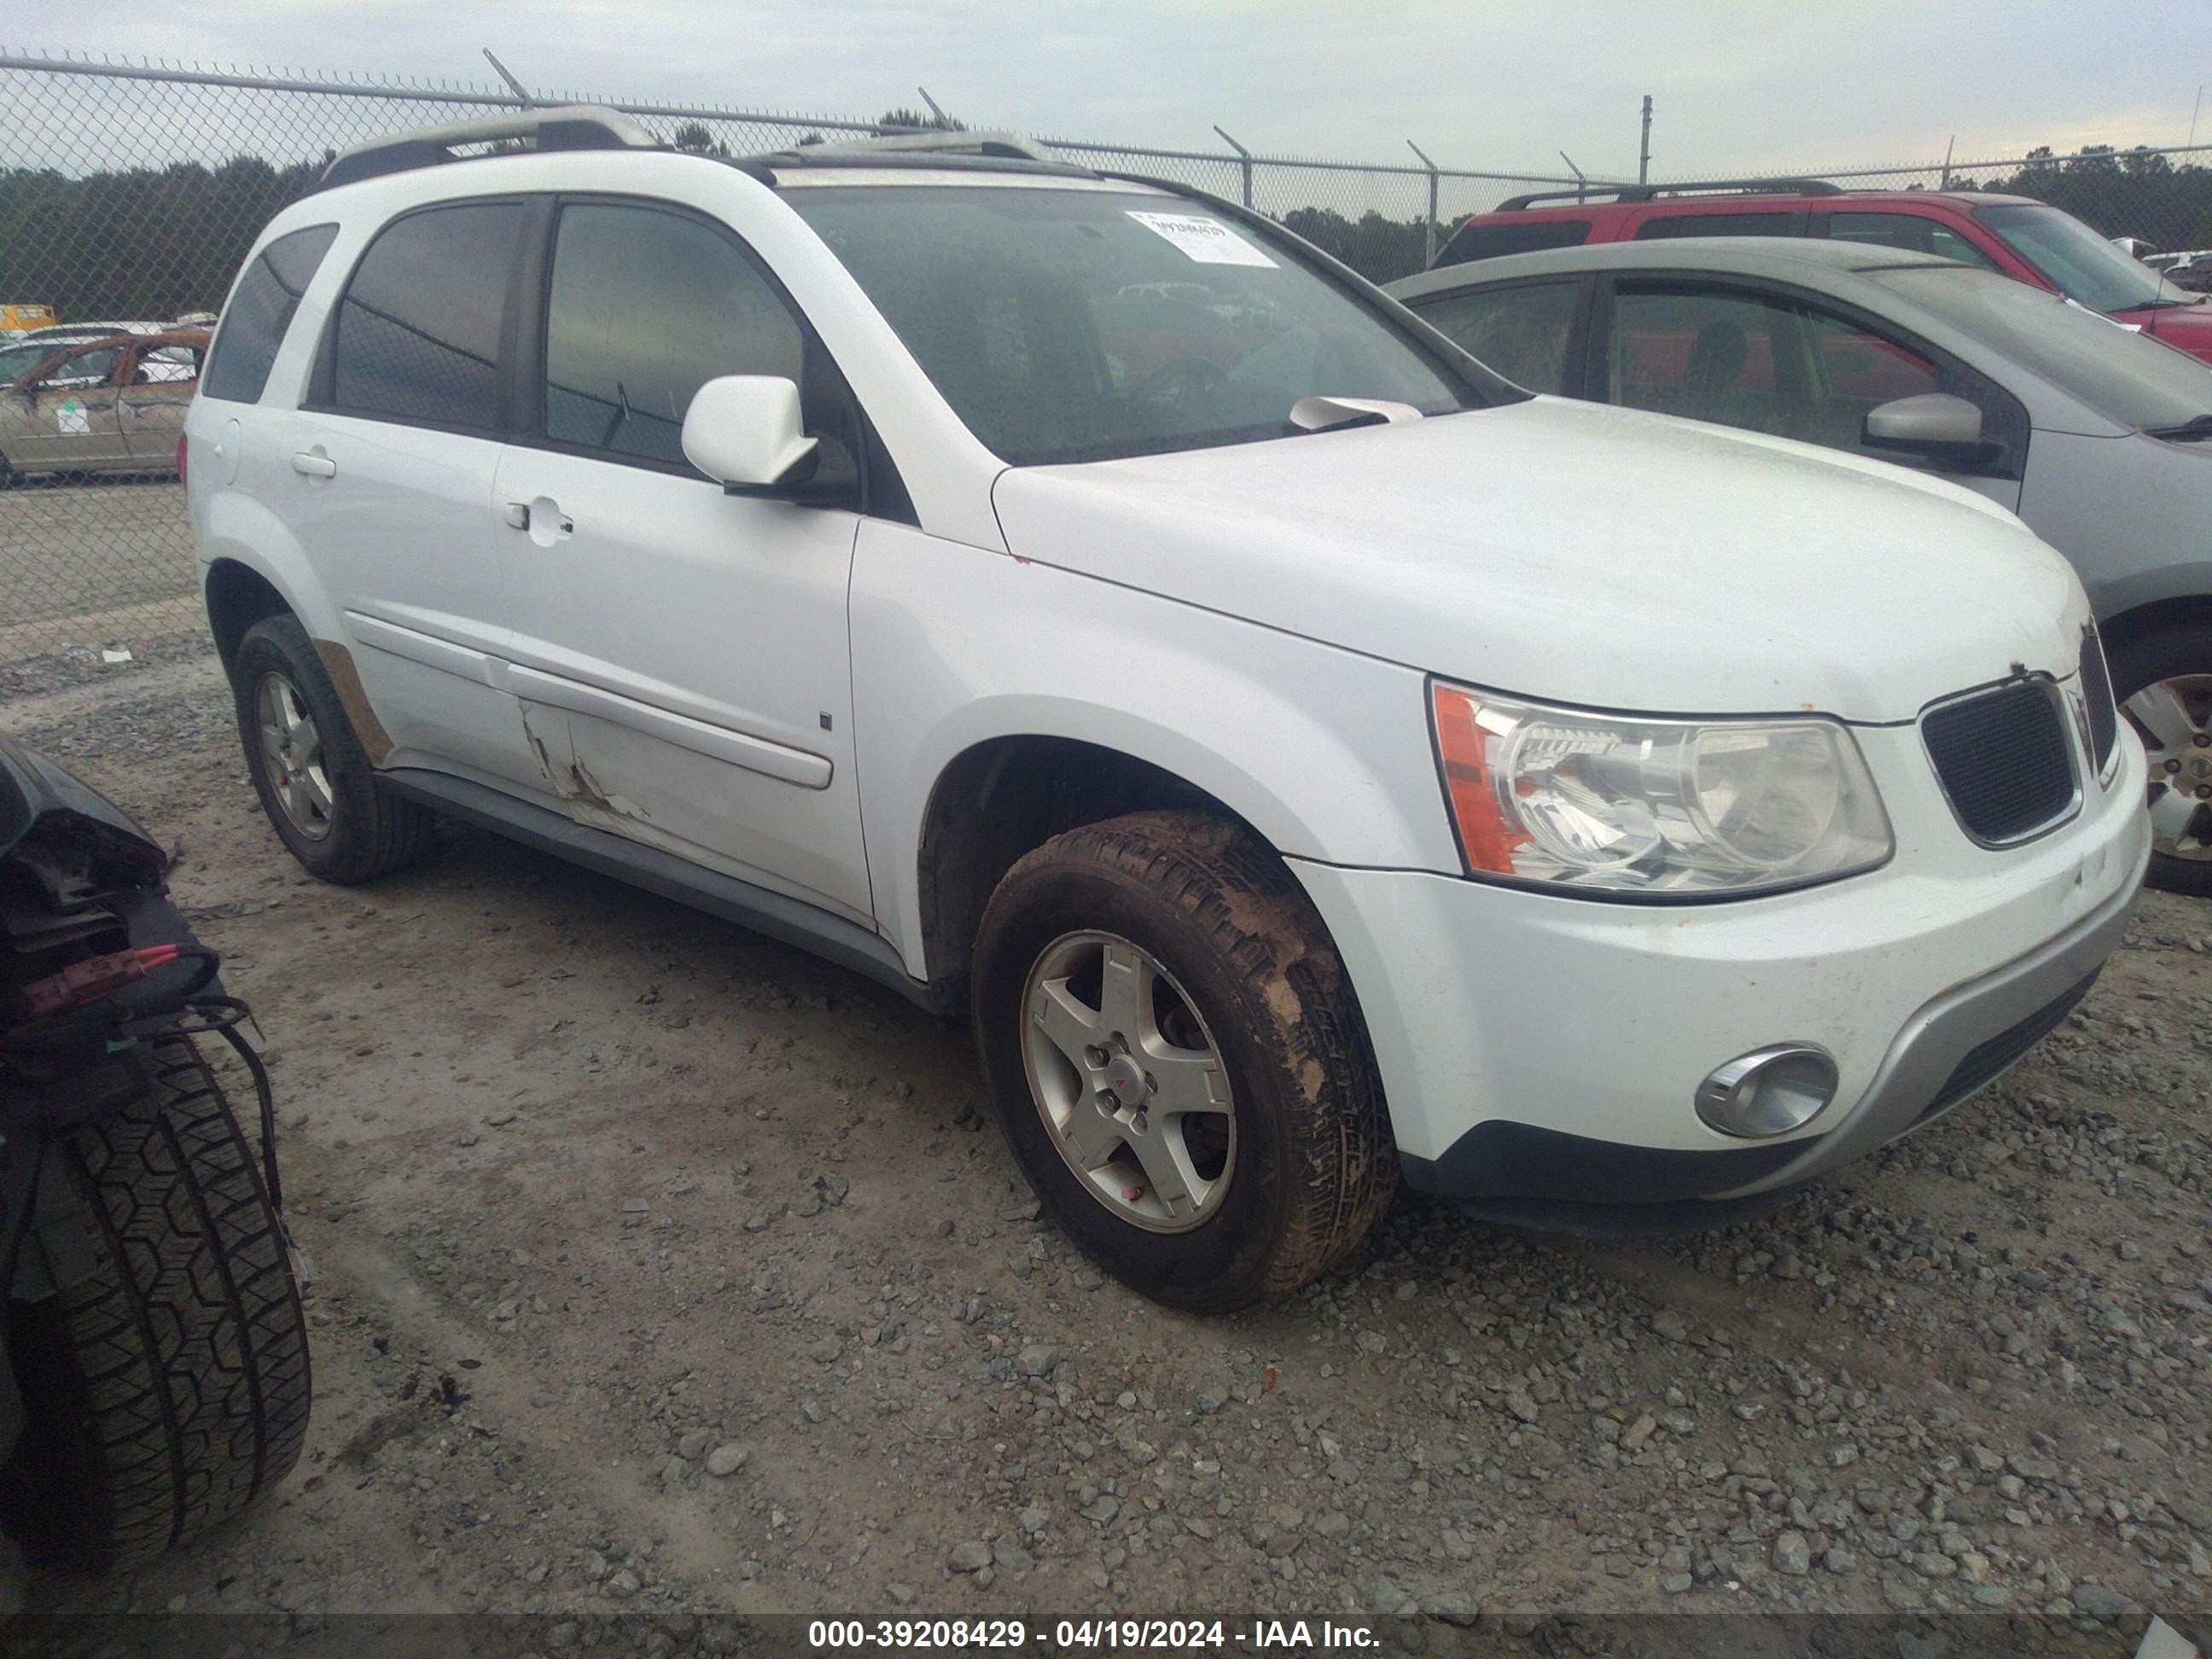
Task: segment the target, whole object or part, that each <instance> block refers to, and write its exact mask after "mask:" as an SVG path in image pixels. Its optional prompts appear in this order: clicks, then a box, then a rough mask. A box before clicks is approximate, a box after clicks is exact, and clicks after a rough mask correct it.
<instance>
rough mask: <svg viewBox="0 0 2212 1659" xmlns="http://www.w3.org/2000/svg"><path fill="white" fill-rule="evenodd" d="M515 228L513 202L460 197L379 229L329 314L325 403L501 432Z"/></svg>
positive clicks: (519, 223)
mask: <svg viewBox="0 0 2212 1659" xmlns="http://www.w3.org/2000/svg"><path fill="white" fill-rule="evenodd" d="M522 228H523V207H522V204H521V203H520V202H512V201H507V202H464V203H459V204H455V205H453V206H450V207H436V208H430V209H427V210H424V211H422V212H419V213H410V214H409V215H408V216H406V217H404V218H403V219H399V220H397V221H395V222H393V223H392V224H391V225H389V226H387V227H386V228H385V229H384V230H383V231H381V232H380V233H379V234H378V236H377V238H376V240H374V241H373V242H371V243H370V244H369V245H368V252H366V253H364V254H363V255H362V259H361V263H360V264H358V265H356V267H355V268H354V273H353V278H352V280H351V281H350V282H349V283H347V284H346V291H345V295H344V297H343V298H342V299H341V300H340V301H338V307H337V316H336V317H335V319H333V331H332V336H331V352H330V359H331V368H330V404H331V407H332V408H333V409H335V410H338V411H340V412H341V413H344V414H349V415H367V416H377V417H381V418H385V419H389V420H398V421H406V422H412V423H415V424H418V425H423V426H440V427H457V428H461V429H463V430H465V431H477V432H494V431H498V430H501V429H502V428H504V426H505V424H506V408H505V399H504V395H503V394H504V387H503V385H502V375H501V355H500V348H501V337H502V336H503V335H504V333H505V331H506V326H507V302H508V289H509V288H510V286H511V283H512V278H513V272H514V264H515V256H516V252H517V250H518V249H519V247H520V242H521V236H522ZM219 366H220V365H219V364H218V367H219Z"/></svg>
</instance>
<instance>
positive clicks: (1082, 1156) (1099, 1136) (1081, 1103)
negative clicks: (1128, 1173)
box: [1060, 1098, 1128, 1172]
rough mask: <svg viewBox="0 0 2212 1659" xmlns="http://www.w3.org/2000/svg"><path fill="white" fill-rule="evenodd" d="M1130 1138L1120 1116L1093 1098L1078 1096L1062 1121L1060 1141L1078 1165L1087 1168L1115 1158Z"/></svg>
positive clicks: (1089, 1168) (1097, 1167) (1082, 1168)
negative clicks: (1106, 1109)
mask: <svg viewBox="0 0 2212 1659" xmlns="http://www.w3.org/2000/svg"><path fill="white" fill-rule="evenodd" d="M1127 1139H1128V1130H1127V1128H1126V1127H1124V1126H1123V1124H1122V1123H1121V1121H1120V1120H1119V1119H1118V1118H1115V1117H1112V1116H1109V1115H1108V1114H1107V1113H1105V1112H1103V1111H1101V1110H1100V1109H1098V1107H1097V1104H1096V1103H1094V1102H1093V1101H1092V1100H1091V1099H1087V1098H1086V1099H1081V1100H1078V1101H1077V1102H1076V1103H1075V1104H1074V1107H1073V1109H1071V1110H1070V1111H1069V1112H1068V1115H1067V1118H1066V1121H1065V1122H1064V1123H1062V1124H1061V1125H1060V1145H1061V1146H1065V1147H1066V1149H1067V1153H1068V1156H1069V1157H1070V1158H1072V1159H1073V1160H1074V1162H1075V1164H1076V1165H1077V1167H1078V1168H1079V1169H1081V1170H1085V1172H1088V1171H1091V1170H1099V1169H1103V1168H1104V1167H1105V1166H1106V1165H1107V1164H1110V1163H1112V1162H1113V1161H1114V1154H1115V1152H1119V1151H1120V1150H1121V1147H1122V1146H1123V1145H1124V1144H1125V1143H1126V1142H1127Z"/></svg>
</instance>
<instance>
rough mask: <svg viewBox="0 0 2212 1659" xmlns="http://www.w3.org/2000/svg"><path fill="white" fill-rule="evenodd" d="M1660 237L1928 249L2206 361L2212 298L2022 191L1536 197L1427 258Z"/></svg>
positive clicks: (1795, 185)
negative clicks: (1814, 240)
mask: <svg viewBox="0 0 2212 1659" xmlns="http://www.w3.org/2000/svg"><path fill="white" fill-rule="evenodd" d="M1661 236H1825V237H1828V238H1831V239H1832V240H1837V241H1849V242H1864V243H1868V244H1870V245H1872V246H1878V247H1897V248H1908V249H1911V251H1912V252H1916V253H1937V254H1941V255H1942V256H1943V257H1944V258H1950V259H1956V260H1959V261H1960V263H1961V264H1970V265H1984V266H1987V267H1988V268H1989V269H1990V270H2001V271H2002V272H2003V273H2004V274H2005V275H2006V276H2014V277H2017V278H2019V279H2020V280H2021V282H2023V283H2033V284H2034V285H2035V286H2036V287H2038V288H2045V289H2054V290H2055V291H2057V292H2058V293H2060V294H2063V295H2066V296H2067V297H2068V298H2069V299H2072V300H2075V301H2078V302H2080V303H2081V304H2082V305H2085V306H2087V307H2089V308H2090V309H2091V310H2092V311H2100V312H2102V313H2105V315H2106V316H2107V317H2110V318H2111V319H2112V320H2113V321H2115V322H2118V323H2125V324H2128V325H2131V326H2134V327H2138V328H2141V329H2142V331H2143V332H2145V333H2146V334H2150V335H2153V336H2155V337H2157V338H2159V339H2160V340H2163V341H2165V342H2166V343H2167V344H2168V345H2172V346H2178V347H2179V348H2180V349H2182V350H2184V351H2186V352H2188V353H2189V354H2190V355H2191V356H2195V357H2201V358H2203V359H2204V360H2205V361H2206V362H2212V298H2208V296H2206V295H2202V294H2191V293H2187V292H2185V291H2184V290H2182V289H2179V288H2177V287H2176V286H2175V285H2174V284H2173V283H2171V282H2168V281H2166V280H2164V279H2162V278H2161V277H2160V274H2159V273H2158V272H2156V271H2154V270H2151V269H2150V268H2149V267H2148V265H2145V264H2142V262H2141V261H2140V260H2137V259H2134V258H2130V257H2129V256H2128V255H2127V254H2125V253H2123V252H2121V251H2120V250H2119V249H2118V248H2117V247H2115V246H2112V243H2110V242H2108V241H2106V240H2105V239H2104V238H2103V237H2102V236H2100V235H2099V234H2097V233H2096V232H2095V231H2093V230H2092V229H2090V228H2089V227H2088V226H2087V225H2085V224H2083V223H2082V222H2081V221H2080V220H2079V219H2076V218H2075V216H2073V215H2072V214H2070V213H2066V212H2063V211H2062V210H2059V209H2057V208H2055V207H2052V206H2051V205H2050V204H2048V203H2045V202H2038V201H2034V200H2033V199H2031V198H2030V197H2025V196H1984V195H1980V194H1978V193H1976V192H1974V191H1933V190H1909V191H1908V190H1843V189H1840V188H1838V186H1837V185H1832V184H1829V183H1828V182H1826V180H1824V179H1745V180H1736V181H1729V182H1723V183H1717V184H1705V185H1624V186H1620V187H1619V188H1615V189H1595V190H1589V191H1547V192H1539V193H1537V194H1534V195H1528V196H1516V197H1512V198H1511V199H1510V200H1509V201H1506V202H1503V203H1501V204H1499V205H1498V211H1497V212H1495V213H1479V214H1477V215H1475V216H1474V217H1473V218H1471V219H1469V220H1468V221H1467V222H1465V223H1464V224H1462V225H1461V226H1460V228H1458V229H1457V230H1456V231H1455V232H1454V233H1453V234H1452V237H1451V240H1449V242H1447V243H1445V244H1444V248H1443V252H1442V253H1441V254H1439V255H1438V256H1437V264H1440V265H1446V264H1458V263H1460V262H1462V261H1463V260H1468V259H1485V258H1492V257H1493V256H1495V255H1498V254H1501V253H1533V252H1538V251H1540V250H1541V249H1546V248H1555V247H1576V246H1580V245H1582V244H1583V243H1584V242H1626V241H1644V240H1650V239H1652V238H1655V237H1661Z"/></svg>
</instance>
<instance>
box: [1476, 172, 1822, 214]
mask: <svg viewBox="0 0 2212 1659" xmlns="http://www.w3.org/2000/svg"><path fill="white" fill-rule="evenodd" d="M1843 190H1844V187H1843V186H1842V185H1836V184H1831V183H1830V182H1829V181H1828V180H1827V179H1707V180H1705V182H1704V183H1702V184H1695V185H1589V187H1587V188H1585V189H1580V190H1535V191H1529V192H1528V194H1527V195H1526V196H1510V197H1507V198H1506V199H1505V200H1504V201H1502V202H1500V203H1499V204H1498V208H1497V211H1498V212H1500V213H1516V212H1518V211H1520V210H1522V208H1526V207H1534V205H1535V204H1537V203H1539V202H1587V201H1590V200H1593V199H1596V200H1600V201H1608V200H1609V201H1613V202H1650V201H1656V200H1657V199H1658V198H1659V197H1662V196H1701V195H1705V194H1706V193H1707V192H1709V191H1710V192H1712V193H1714V194H1727V195H1735V196H1840V195H1842V194H1843Z"/></svg>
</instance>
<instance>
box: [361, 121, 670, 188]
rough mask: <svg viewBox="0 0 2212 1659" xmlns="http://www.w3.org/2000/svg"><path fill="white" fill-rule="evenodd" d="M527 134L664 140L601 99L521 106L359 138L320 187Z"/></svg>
mask: <svg viewBox="0 0 2212 1659" xmlns="http://www.w3.org/2000/svg"><path fill="white" fill-rule="evenodd" d="M518 138H527V139H531V140H532V141H534V143H535V147H536V148H537V149H541V150H549V149H659V147H660V141H659V139H657V138H655V137H653V134H652V133H651V132H650V131H647V128H646V127H645V125H643V124H642V123H641V122H640V121H638V120H637V119H636V118H635V117H633V116H629V115H625V114H623V112H621V111H620V110H618V109H609V108H607V107H606V106H605V105H602V104H563V105H560V106H556V107H553V108H550V109H526V110H517V111H516V112H514V113H513V114H512V115H492V116H487V117H485V118H483V120H481V121H455V122H452V123H450V124H448V125H445V126H439V127H416V128H415V129H413V130H412V131H407V132H395V133H393V134H392V136H391V137H388V138H373V139H371V140H370V141H369V142H368V143H365V144H356V145H355V146H354V147H353V148H352V149H349V150H346V151H344V152H343V153H342V154H341V155H338V156H337V158H336V159H335V160H333V161H331V164H330V166H328V167H325V168H324V169H323V177H322V184H321V187H322V188H324V189H328V188H330V187H331V185H349V184H352V183H354V182H355V181H356V179H380V178H382V177H383V176H384V175H386V173H408V172H411V171H412V170H414V169H415V168H416V167H436V166H438V165H439V164H440V163H441V162H445V161H465V160H466V159H468V158H466V157H465V156H460V155H455V154H454V153H453V152H454V151H455V150H456V149H462V148H464V147H465V146H467V145H471V144H492V143H500V142H501V141H503V140H508V139H518Z"/></svg>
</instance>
